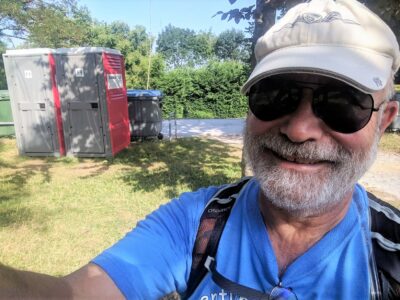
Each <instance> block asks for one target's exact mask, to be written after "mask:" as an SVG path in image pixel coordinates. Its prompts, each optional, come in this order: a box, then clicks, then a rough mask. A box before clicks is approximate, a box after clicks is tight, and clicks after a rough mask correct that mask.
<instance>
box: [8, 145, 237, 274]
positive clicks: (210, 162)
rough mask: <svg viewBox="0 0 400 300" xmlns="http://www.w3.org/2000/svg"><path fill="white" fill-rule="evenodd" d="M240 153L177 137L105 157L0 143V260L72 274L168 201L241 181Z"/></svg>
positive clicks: (26, 267)
mask: <svg viewBox="0 0 400 300" xmlns="http://www.w3.org/2000/svg"><path fill="white" fill-rule="evenodd" d="M240 155H241V150H240V148H237V147H228V146H227V145H226V144H223V143H221V142H217V141H210V140H204V139H180V140H177V141H173V142H167V141H165V142H147V143H140V144H132V145H131V147H130V148H129V149H127V150H124V151H123V152H122V153H120V154H118V155H117V157H115V158H114V159H112V160H106V159H104V158H103V159H102V158H99V159H77V158H61V159H56V158H28V157H19V156H18V155H17V148H16V145H15V140H13V139H4V138H3V139H0V169H1V172H0V262H1V263H3V264H6V265H10V266H13V267H16V268H22V269H29V270H32V271H38V272H44V273H48V274H54V275H62V274H67V273H69V272H71V271H74V270H75V269H77V268H78V267H80V266H82V265H84V264H86V263H87V262H88V261H89V260H90V259H91V258H93V257H94V256H95V255H96V254H98V253H99V252H100V251H101V250H103V249H104V248H106V247H108V246H110V245H111V244H113V243H114V242H115V241H117V240H118V239H119V238H121V237H122V236H123V235H124V234H125V233H126V232H128V231H129V230H131V228H132V227H134V226H135V224H136V222H137V221H138V220H140V219H142V218H143V217H144V216H145V215H146V214H148V213H149V212H151V211H152V210H154V209H155V208H157V207H158V206H159V205H161V204H163V203H165V202H166V201H168V200H169V199H171V198H173V197H176V196H177V195H179V194H180V193H182V192H184V191H189V190H195V189H198V188H199V187H202V186H209V185H219V184H222V183H227V182H232V181H235V180H236V179H238V178H240Z"/></svg>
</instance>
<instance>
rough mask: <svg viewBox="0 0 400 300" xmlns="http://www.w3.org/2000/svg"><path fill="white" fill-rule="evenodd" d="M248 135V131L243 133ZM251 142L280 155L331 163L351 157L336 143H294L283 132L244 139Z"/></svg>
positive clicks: (349, 153)
mask: <svg viewBox="0 0 400 300" xmlns="http://www.w3.org/2000/svg"><path fill="white" fill-rule="evenodd" d="M245 134H246V135H248V137H250V136H251V134H250V133H249V132H246V133H245ZM246 140H247V141H249V142H250V140H251V143H255V144H256V146H257V147H258V148H259V149H267V150H270V151H272V152H275V153H276V154H278V155H279V156H282V157H296V158H298V159H304V160H313V161H329V162H332V163H340V162H343V161H348V160H349V159H351V158H352V153H351V152H350V151H348V150H347V149H345V148H344V147H342V146H341V145H339V144H337V143H333V142H330V143H325V144H321V143H316V142H313V141H305V142H302V143H295V142H292V141H291V140H289V138H288V137H287V136H285V135H283V134H276V133H270V132H267V133H264V134H262V135H257V136H255V135H254V136H252V138H250V139H246Z"/></svg>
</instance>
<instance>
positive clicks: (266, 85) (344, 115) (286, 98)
mask: <svg viewBox="0 0 400 300" xmlns="http://www.w3.org/2000/svg"><path fill="white" fill-rule="evenodd" d="M310 85H311V86H317V87H316V88H315V89H314V88H312V87H310ZM310 88H311V89H312V90H313V100H312V110H313V112H314V114H315V115H316V116H317V117H318V118H320V119H321V120H323V121H324V122H325V124H326V125H328V126H329V127H330V128H331V129H332V130H334V131H337V132H341V133H354V132H356V131H358V130H360V129H362V128H363V127H364V126H365V125H367V124H368V122H369V120H370V119H371V116H372V113H373V112H374V111H378V110H379V107H378V108H374V99H373V98H372V96H371V95H369V94H365V93H363V92H361V91H359V90H357V89H355V88H353V87H351V86H349V85H346V84H344V83H340V82H338V83H335V84H326V85H319V84H314V83H312V84H310V83H305V82H300V81H295V80H291V79H287V78H282V77H269V78H265V79H262V80H260V81H259V82H257V83H256V84H254V85H253V86H252V87H251V89H250V92H249V94H248V96H249V107H250V110H251V112H252V113H253V114H254V115H255V116H256V118H257V119H260V120H262V121H272V120H275V119H278V118H280V117H283V116H285V115H288V114H291V113H293V112H294V111H295V110H296V109H297V107H298V106H299V104H300V102H301V100H302V98H303V89H310Z"/></svg>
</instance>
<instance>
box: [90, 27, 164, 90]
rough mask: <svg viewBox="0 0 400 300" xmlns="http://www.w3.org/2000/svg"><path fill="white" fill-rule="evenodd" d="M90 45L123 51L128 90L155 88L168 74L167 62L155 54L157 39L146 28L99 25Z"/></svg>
mask: <svg viewBox="0 0 400 300" xmlns="http://www.w3.org/2000/svg"><path fill="white" fill-rule="evenodd" d="M89 43H90V45H91V46H97V47H108V48H113V49H117V50H119V51H121V53H122V55H123V56H124V57H125V69H126V83H127V86H128V88H135V89H145V88H147V87H149V88H151V87H152V86H154V81H155V80H157V78H159V77H160V76H161V75H162V73H163V72H164V69H165V66H164V60H163V58H162V57H161V55H160V54H152V53H151V48H152V44H153V38H152V37H151V36H150V35H148V34H147V33H146V28H144V27H143V26H135V27H134V28H133V29H130V27H129V25H128V24H126V23H124V22H120V21H118V22H112V23H111V24H107V23H99V22H95V24H93V26H92V28H91V31H90V37H89ZM149 60H150V61H149ZM150 62H151V63H150ZM149 65H150V70H149ZM149 71H150V74H149V75H150V82H149V86H148V84H147V75H148V72H149Z"/></svg>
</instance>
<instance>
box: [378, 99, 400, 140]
mask: <svg viewBox="0 0 400 300" xmlns="http://www.w3.org/2000/svg"><path fill="white" fill-rule="evenodd" d="M398 111H399V102H398V101H389V102H388V103H387V104H386V105H385V110H384V111H383V115H382V119H381V124H380V125H379V131H380V133H381V135H382V134H383V133H384V132H385V130H386V128H387V127H388V126H389V125H390V124H391V123H392V122H393V120H394V119H395V118H396V117H397V114H398Z"/></svg>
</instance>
